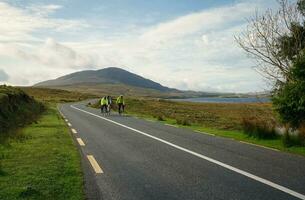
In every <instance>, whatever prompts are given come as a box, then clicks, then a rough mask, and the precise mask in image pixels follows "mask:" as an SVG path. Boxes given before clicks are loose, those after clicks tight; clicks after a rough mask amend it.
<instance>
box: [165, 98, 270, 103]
mask: <svg viewBox="0 0 305 200" xmlns="http://www.w3.org/2000/svg"><path fill="white" fill-rule="evenodd" d="M171 100H173V101H188V102H204V103H266V102H270V98H256V97H249V98H220V97H200V98H188V99H171Z"/></svg>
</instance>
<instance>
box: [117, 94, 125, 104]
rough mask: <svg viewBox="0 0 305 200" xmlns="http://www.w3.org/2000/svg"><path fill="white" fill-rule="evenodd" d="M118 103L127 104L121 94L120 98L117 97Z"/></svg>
mask: <svg viewBox="0 0 305 200" xmlns="http://www.w3.org/2000/svg"><path fill="white" fill-rule="evenodd" d="M116 103H117V104H119V103H122V104H125V102H124V99H123V97H121V96H120V97H118V98H117V99H116Z"/></svg>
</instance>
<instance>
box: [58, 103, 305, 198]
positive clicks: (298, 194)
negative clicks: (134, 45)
mask: <svg viewBox="0 0 305 200" xmlns="http://www.w3.org/2000/svg"><path fill="white" fill-rule="evenodd" d="M59 110H60V111H61V113H62V115H63V116H64V118H65V119H66V122H67V124H68V126H69V127H70V129H71V134H72V136H73V138H74V139H75V143H76V145H78V147H79V149H80V152H81V154H82V158H83V169H84V174H85V186H86V193H87V196H88V199H133V200H135V199H141V200H144V199H158V200H160V199H226V200H227V199H260V200H261V199H268V200H270V199H276V200H280V199H285V200H287V199H305V196H304V195H305V159H304V157H302V156H298V155H293V154H288V153H283V152H279V151H276V150H272V149H267V148H262V147H258V146H254V145H249V144H245V143H242V142H238V141H235V140H231V139H226V138H221V137H215V136H213V135H208V134H202V133H197V132H194V131H191V130H188V129H183V128H176V127H172V126H168V125H165V124H162V123H159V122H151V121H147V120H143V119H137V118H134V117H128V116H118V115H116V114H113V115H111V116H103V115H101V114H100V111H99V110H98V109H94V108H89V107H87V106H86V105H85V103H74V104H63V105H61V106H60V107H59Z"/></svg>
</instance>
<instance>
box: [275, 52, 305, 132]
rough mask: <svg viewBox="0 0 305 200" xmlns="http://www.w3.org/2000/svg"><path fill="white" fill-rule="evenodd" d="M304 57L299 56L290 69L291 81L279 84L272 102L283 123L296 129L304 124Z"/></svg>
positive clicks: (302, 55)
mask: <svg viewBox="0 0 305 200" xmlns="http://www.w3.org/2000/svg"><path fill="white" fill-rule="evenodd" d="M304 65H305V55H304V54H301V55H300V56H299V57H298V58H297V59H296V60H295V62H294V65H293V66H292V68H291V72H290V77H291V80H289V81H287V82H286V83H285V84H280V85H279V88H278V89H276V90H275V91H274V94H273V97H272V101H273V104H274V106H275V109H276V110H277V111H278V112H279V114H280V117H281V119H282V121H283V122H284V123H289V124H290V125H291V126H292V127H294V128H298V127H299V126H300V125H301V124H304V123H305V92H304V91H305V68H304Z"/></svg>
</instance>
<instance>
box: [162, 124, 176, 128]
mask: <svg viewBox="0 0 305 200" xmlns="http://www.w3.org/2000/svg"><path fill="white" fill-rule="evenodd" d="M165 125H166V126H171V127H175V128H179V127H178V126H176V125H173V124H165Z"/></svg>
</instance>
